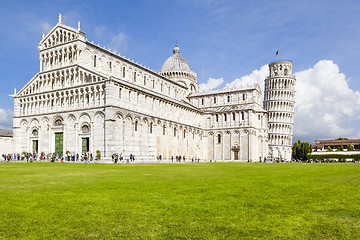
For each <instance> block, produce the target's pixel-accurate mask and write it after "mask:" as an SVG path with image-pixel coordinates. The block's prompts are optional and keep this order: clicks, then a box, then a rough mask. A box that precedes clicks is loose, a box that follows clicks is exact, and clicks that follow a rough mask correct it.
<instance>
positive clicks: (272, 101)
mask: <svg viewBox="0 0 360 240" xmlns="http://www.w3.org/2000/svg"><path fill="white" fill-rule="evenodd" d="M292 67H293V63H292V62H289V61H276V62H272V63H270V64H269V71H270V75H269V77H268V78H266V79H265V93H264V109H265V110H266V111H267V112H268V128H269V130H268V131H269V156H270V157H272V158H280V159H281V158H282V159H284V160H290V159H291V146H292V137H293V125H294V105H295V100H294V97H295V82H296V79H295V77H294V76H293V75H292Z"/></svg>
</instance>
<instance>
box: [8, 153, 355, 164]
mask: <svg viewBox="0 0 360 240" xmlns="http://www.w3.org/2000/svg"><path fill="white" fill-rule="evenodd" d="M111 158H112V162H113V163H130V162H135V155H134V154H132V153H131V154H130V156H129V157H127V158H124V157H123V155H122V153H114V154H112V156H111ZM2 159H3V160H4V161H5V162H25V161H26V162H64V161H67V162H83V163H88V162H94V160H97V159H94V156H93V154H92V153H89V152H86V153H81V154H79V153H76V154H75V153H69V152H67V153H66V154H64V155H63V156H59V154H57V153H48V154H44V153H40V154H39V153H36V152H35V153H25V152H24V153H21V154H20V153H12V154H2ZM156 159H157V160H158V161H163V160H164V159H163V157H162V155H158V156H157V157H156ZM167 161H171V162H190V161H191V162H192V163H194V162H200V158H196V157H195V158H194V157H192V158H191V159H186V158H185V156H175V157H174V156H171V157H170V158H169V159H167ZM210 162H212V160H210ZM214 162H216V161H214ZM248 162H251V161H248ZM260 162H264V163H288V162H290V163H296V162H304V161H301V160H298V159H291V161H286V160H284V159H282V158H265V159H264V160H263V161H261V160H260ZM306 162H307V163H334V162H339V161H338V160H336V159H320V160H316V159H309V160H306ZM340 162H354V163H360V161H358V160H353V159H352V160H351V161H350V160H347V161H346V160H345V161H340Z"/></svg>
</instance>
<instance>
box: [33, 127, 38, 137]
mask: <svg viewBox="0 0 360 240" xmlns="http://www.w3.org/2000/svg"><path fill="white" fill-rule="evenodd" d="M32 135H33V136H34V137H37V136H39V132H38V130H37V129H34V130H33V131H32Z"/></svg>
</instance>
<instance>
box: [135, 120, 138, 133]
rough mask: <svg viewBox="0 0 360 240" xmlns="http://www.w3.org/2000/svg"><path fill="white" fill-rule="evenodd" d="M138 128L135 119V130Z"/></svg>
mask: <svg viewBox="0 0 360 240" xmlns="http://www.w3.org/2000/svg"><path fill="white" fill-rule="evenodd" d="M137 130H138V121H137V120H136V121H135V131H137Z"/></svg>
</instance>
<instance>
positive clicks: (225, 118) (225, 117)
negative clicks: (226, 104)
mask: <svg viewBox="0 0 360 240" xmlns="http://www.w3.org/2000/svg"><path fill="white" fill-rule="evenodd" d="M226 120H227V116H226V113H224V121H225V122H226Z"/></svg>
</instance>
